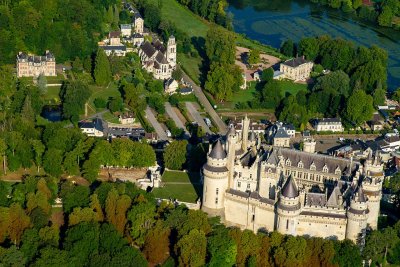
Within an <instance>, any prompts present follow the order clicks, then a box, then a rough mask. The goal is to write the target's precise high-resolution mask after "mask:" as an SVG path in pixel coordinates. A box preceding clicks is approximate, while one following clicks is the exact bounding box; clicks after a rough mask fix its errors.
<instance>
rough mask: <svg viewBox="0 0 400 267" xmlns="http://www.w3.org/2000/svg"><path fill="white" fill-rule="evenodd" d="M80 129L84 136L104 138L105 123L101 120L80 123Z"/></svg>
mask: <svg viewBox="0 0 400 267" xmlns="http://www.w3.org/2000/svg"><path fill="white" fill-rule="evenodd" d="M78 127H79V128H80V129H81V130H82V132H83V133H84V134H87V135H88V136H94V137H103V136H104V133H103V130H104V128H103V122H102V120H101V119H94V120H93V121H80V122H79V123H78Z"/></svg>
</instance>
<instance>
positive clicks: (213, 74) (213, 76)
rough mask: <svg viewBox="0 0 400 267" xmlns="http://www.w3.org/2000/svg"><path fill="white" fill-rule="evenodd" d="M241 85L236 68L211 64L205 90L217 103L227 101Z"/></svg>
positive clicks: (239, 73) (239, 74)
mask: <svg viewBox="0 0 400 267" xmlns="http://www.w3.org/2000/svg"><path fill="white" fill-rule="evenodd" d="M242 84H243V78H242V75H241V72H240V71H238V69H237V68H236V66H230V65H219V64H213V65H212V66H211V69H210V71H209V72H208V74H207V81H206V84H205V89H206V90H207V91H208V92H210V93H211V94H212V95H213V96H214V97H215V98H216V100H218V101H224V100H229V99H230V98H231V96H232V93H233V92H234V91H238V90H239V89H240V86H241V85H242Z"/></svg>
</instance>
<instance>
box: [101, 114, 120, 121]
mask: <svg viewBox="0 0 400 267" xmlns="http://www.w3.org/2000/svg"><path fill="white" fill-rule="evenodd" d="M103 119H104V120H105V121H107V122H110V123H120V122H119V120H118V117H117V116H115V115H114V114H111V112H106V113H104V114H103Z"/></svg>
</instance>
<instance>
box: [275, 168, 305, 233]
mask: <svg viewBox="0 0 400 267" xmlns="http://www.w3.org/2000/svg"><path fill="white" fill-rule="evenodd" d="M300 211H301V206H300V198H299V190H298V189H297V186H296V182H295V180H294V179H293V177H292V176H290V177H289V178H288V179H287V181H286V183H285V185H284V186H283V188H282V190H281V192H280V196H279V203H278V209H277V212H278V222H277V228H278V231H279V232H280V233H282V234H291V235H294V234H295V233H296V225H297V219H298V216H299V215H300Z"/></svg>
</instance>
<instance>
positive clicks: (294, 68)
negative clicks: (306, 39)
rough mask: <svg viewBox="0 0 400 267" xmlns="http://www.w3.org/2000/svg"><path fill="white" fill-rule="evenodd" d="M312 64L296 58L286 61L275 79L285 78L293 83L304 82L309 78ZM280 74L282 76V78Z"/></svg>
mask: <svg viewBox="0 0 400 267" xmlns="http://www.w3.org/2000/svg"><path fill="white" fill-rule="evenodd" d="M313 66H314V63H313V62H311V61H308V60H306V59H305V58H304V56H303V57H297V58H293V59H289V60H286V61H285V62H283V63H281V65H280V72H279V73H277V75H275V74H274V76H277V79H281V78H286V79H290V80H293V81H305V80H307V79H308V78H310V74H311V71H312V68H313ZM281 73H283V74H284V76H283V77H282V75H281Z"/></svg>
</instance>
